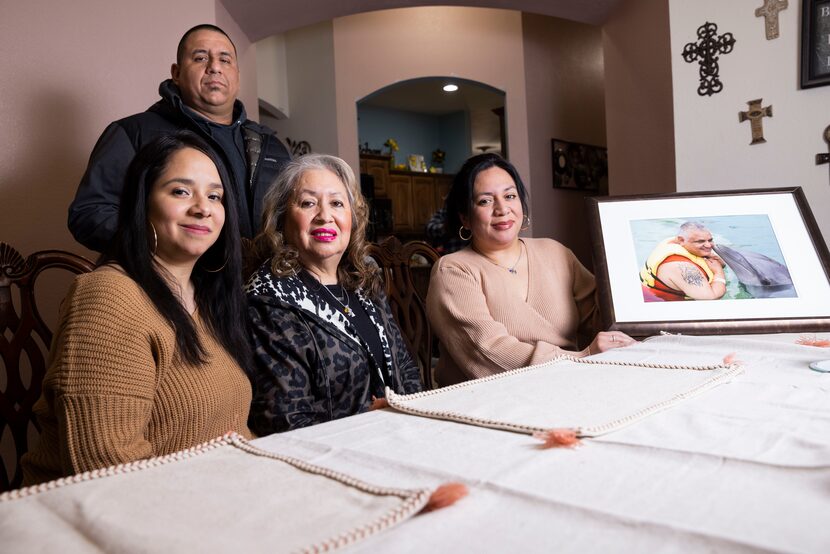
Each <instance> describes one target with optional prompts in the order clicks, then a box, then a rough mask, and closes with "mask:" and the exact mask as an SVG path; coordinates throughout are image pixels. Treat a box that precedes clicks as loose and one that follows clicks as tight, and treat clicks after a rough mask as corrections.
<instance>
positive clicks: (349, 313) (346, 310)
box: [343, 306, 354, 317]
mask: <svg viewBox="0 0 830 554" xmlns="http://www.w3.org/2000/svg"><path fill="white" fill-rule="evenodd" d="M343 313H344V314H346V315H347V316H349V317H354V312H353V311H352V309H351V308H349V307H348V306H343Z"/></svg>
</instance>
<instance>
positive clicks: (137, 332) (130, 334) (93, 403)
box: [22, 268, 251, 485]
mask: <svg viewBox="0 0 830 554" xmlns="http://www.w3.org/2000/svg"><path fill="white" fill-rule="evenodd" d="M194 318H195V321H196V327H197V332H198V333H199V339H200V340H201V341H202V345H203V346H204V348H205V351H206V354H207V356H206V357H207V359H208V360H209V362H208V363H206V364H205V365H203V366H200V367H194V366H190V365H187V364H185V363H183V362H181V361H179V359H178V357H175V356H174V352H175V344H176V341H175V334H174V333H173V329H172V328H171V326H170V325H169V323H168V322H167V321H166V320H165V319H163V318H162V317H161V314H159V312H158V311H156V309H155V307H154V306H153V305H152V303H151V302H150V300H149V298H148V297H147V296H146V295H145V293H144V292H143V291H142V290H141V288H140V287H139V286H138V285H137V284H136V283H135V281H133V280H132V279H131V278H130V277H128V276H127V275H125V274H123V273H121V272H120V271H118V270H115V269H112V268H101V269H98V270H96V271H94V272H92V273H88V274H85V275H80V276H78V277H77V278H76V279H75V282H74V283H73V285H72V288H71V289H70V291H69V294H68V296H67V297H66V299H65V300H64V302H63V305H62V306H61V317H60V323H59V328H58V331H57V333H56V334H55V338H54V340H53V342H52V351H51V354H50V361H49V369H48V370H47V372H46V378H45V379H44V382H43V394H42V396H41V397H40V399H39V400H38V401H37V403H36V404H35V406H34V411H35V413H36V414H37V418H38V422H39V423H40V425H41V428H42V433H41V436H40V442H39V443H38V445H37V446H36V447H35V448H34V449H33V450H32V451H30V452H29V453H28V454H26V455H25V456H24V457H23V459H22V465H23V475H24V483H25V484H27V485H31V484H35V483H39V482H42V481H47V480H51V479H55V478H58V477H62V476H66V475H72V474H75V473H80V472H83V471H87V470H91V469H96V468H101V467H106V466H110V465H114V464H119V463H124V462H130V461H134V460H138V459H142V458H148V457H151V456H158V455H163V454H168V453H171V452H175V451H177V450H182V449H185V448H189V447H191V446H194V445H196V444H199V443H201V442H204V441H206V440H210V439H212V438H214V437H217V436H219V435H222V434H224V433H227V432H228V431H236V432H238V433H240V434H242V435H244V436H246V437H250V436H251V435H250V431H249V430H248V427H247V418H248V409H249V406H250V403H251V386H250V383H249V381H248V379H247V377H246V376H245V374H244V372H243V371H242V369H241V368H240V367H239V365H238V364H237V363H236V361H235V360H234V359H233V358H232V357H231V356H229V355H228V353H227V352H226V351H225V350H224V349H223V348H222V347H221V345H220V344H219V343H217V341H216V340H215V339H214V338H213V336H212V335H211V334H210V333H209V332H208V331H207V329H206V328H205V327H204V325H203V324H202V322H201V321H200V320H199V319H198V317H197V316H194Z"/></svg>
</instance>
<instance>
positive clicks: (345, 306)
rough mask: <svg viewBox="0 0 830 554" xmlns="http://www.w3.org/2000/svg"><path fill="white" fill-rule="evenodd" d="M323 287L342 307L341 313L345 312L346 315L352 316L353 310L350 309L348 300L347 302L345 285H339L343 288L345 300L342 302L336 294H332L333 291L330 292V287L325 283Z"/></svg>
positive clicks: (347, 294) (347, 296)
mask: <svg viewBox="0 0 830 554" xmlns="http://www.w3.org/2000/svg"><path fill="white" fill-rule="evenodd" d="M323 288H324V289H325V290H326V292H328V293H329V296H331V297H332V298H334V300H335V301H336V302H337V303H338V304H340V306H341V307H342V308H343V313H344V314H346V315H347V316H349V317H354V310H352V309H351V308H350V307H349V303H350V302H349V291H347V290H346V287H344V286H342V285H341V287H340V288H341V289H343V294H344V295H345V296H346V301H345V302H343V301H342V300H340V298H338V297H337V295H336V294H334V293H333V292H331V289H329V288H328V287H327V286H326V285H323Z"/></svg>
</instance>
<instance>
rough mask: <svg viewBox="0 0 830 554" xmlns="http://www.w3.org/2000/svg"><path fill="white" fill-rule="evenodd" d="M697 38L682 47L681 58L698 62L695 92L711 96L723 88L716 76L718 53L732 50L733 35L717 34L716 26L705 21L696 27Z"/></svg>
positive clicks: (733, 44) (687, 61)
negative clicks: (695, 40)
mask: <svg viewBox="0 0 830 554" xmlns="http://www.w3.org/2000/svg"><path fill="white" fill-rule="evenodd" d="M697 38H698V41H697V42H690V43H688V44H687V45H686V46H684V47H683V59H684V60H685V61H686V63H692V62H695V61H697V62H698V63H700V72H699V73H700V86H698V87H697V93H698V94H699V95H700V96H712V95H713V94H717V93H718V92H720V91H722V90H723V83H722V82H721V80H720V79H719V76H718V72H719V71H720V68H719V67H718V60H719V59H720V56H719V54H729V53H730V52H732V48H733V47H734V46H735V37H733V36H732V33H724V34H722V35H718V26H717V25H715V24H714V23H709V22H708V21H707V22H706V23H704V24H703V25H701V26H700V27H698V29H697Z"/></svg>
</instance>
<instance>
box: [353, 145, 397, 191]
mask: <svg viewBox="0 0 830 554" xmlns="http://www.w3.org/2000/svg"><path fill="white" fill-rule="evenodd" d="M391 163H392V162H391V158H390V156H376V155H371V154H363V155H361V156H360V172H361V173H367V174H369V175H371V176H372V177H374V178H375V196H378V197H380V198H386V197H387V187H386V182H387V180H388V179H389V165H390V164H391Z"/></svg>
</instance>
